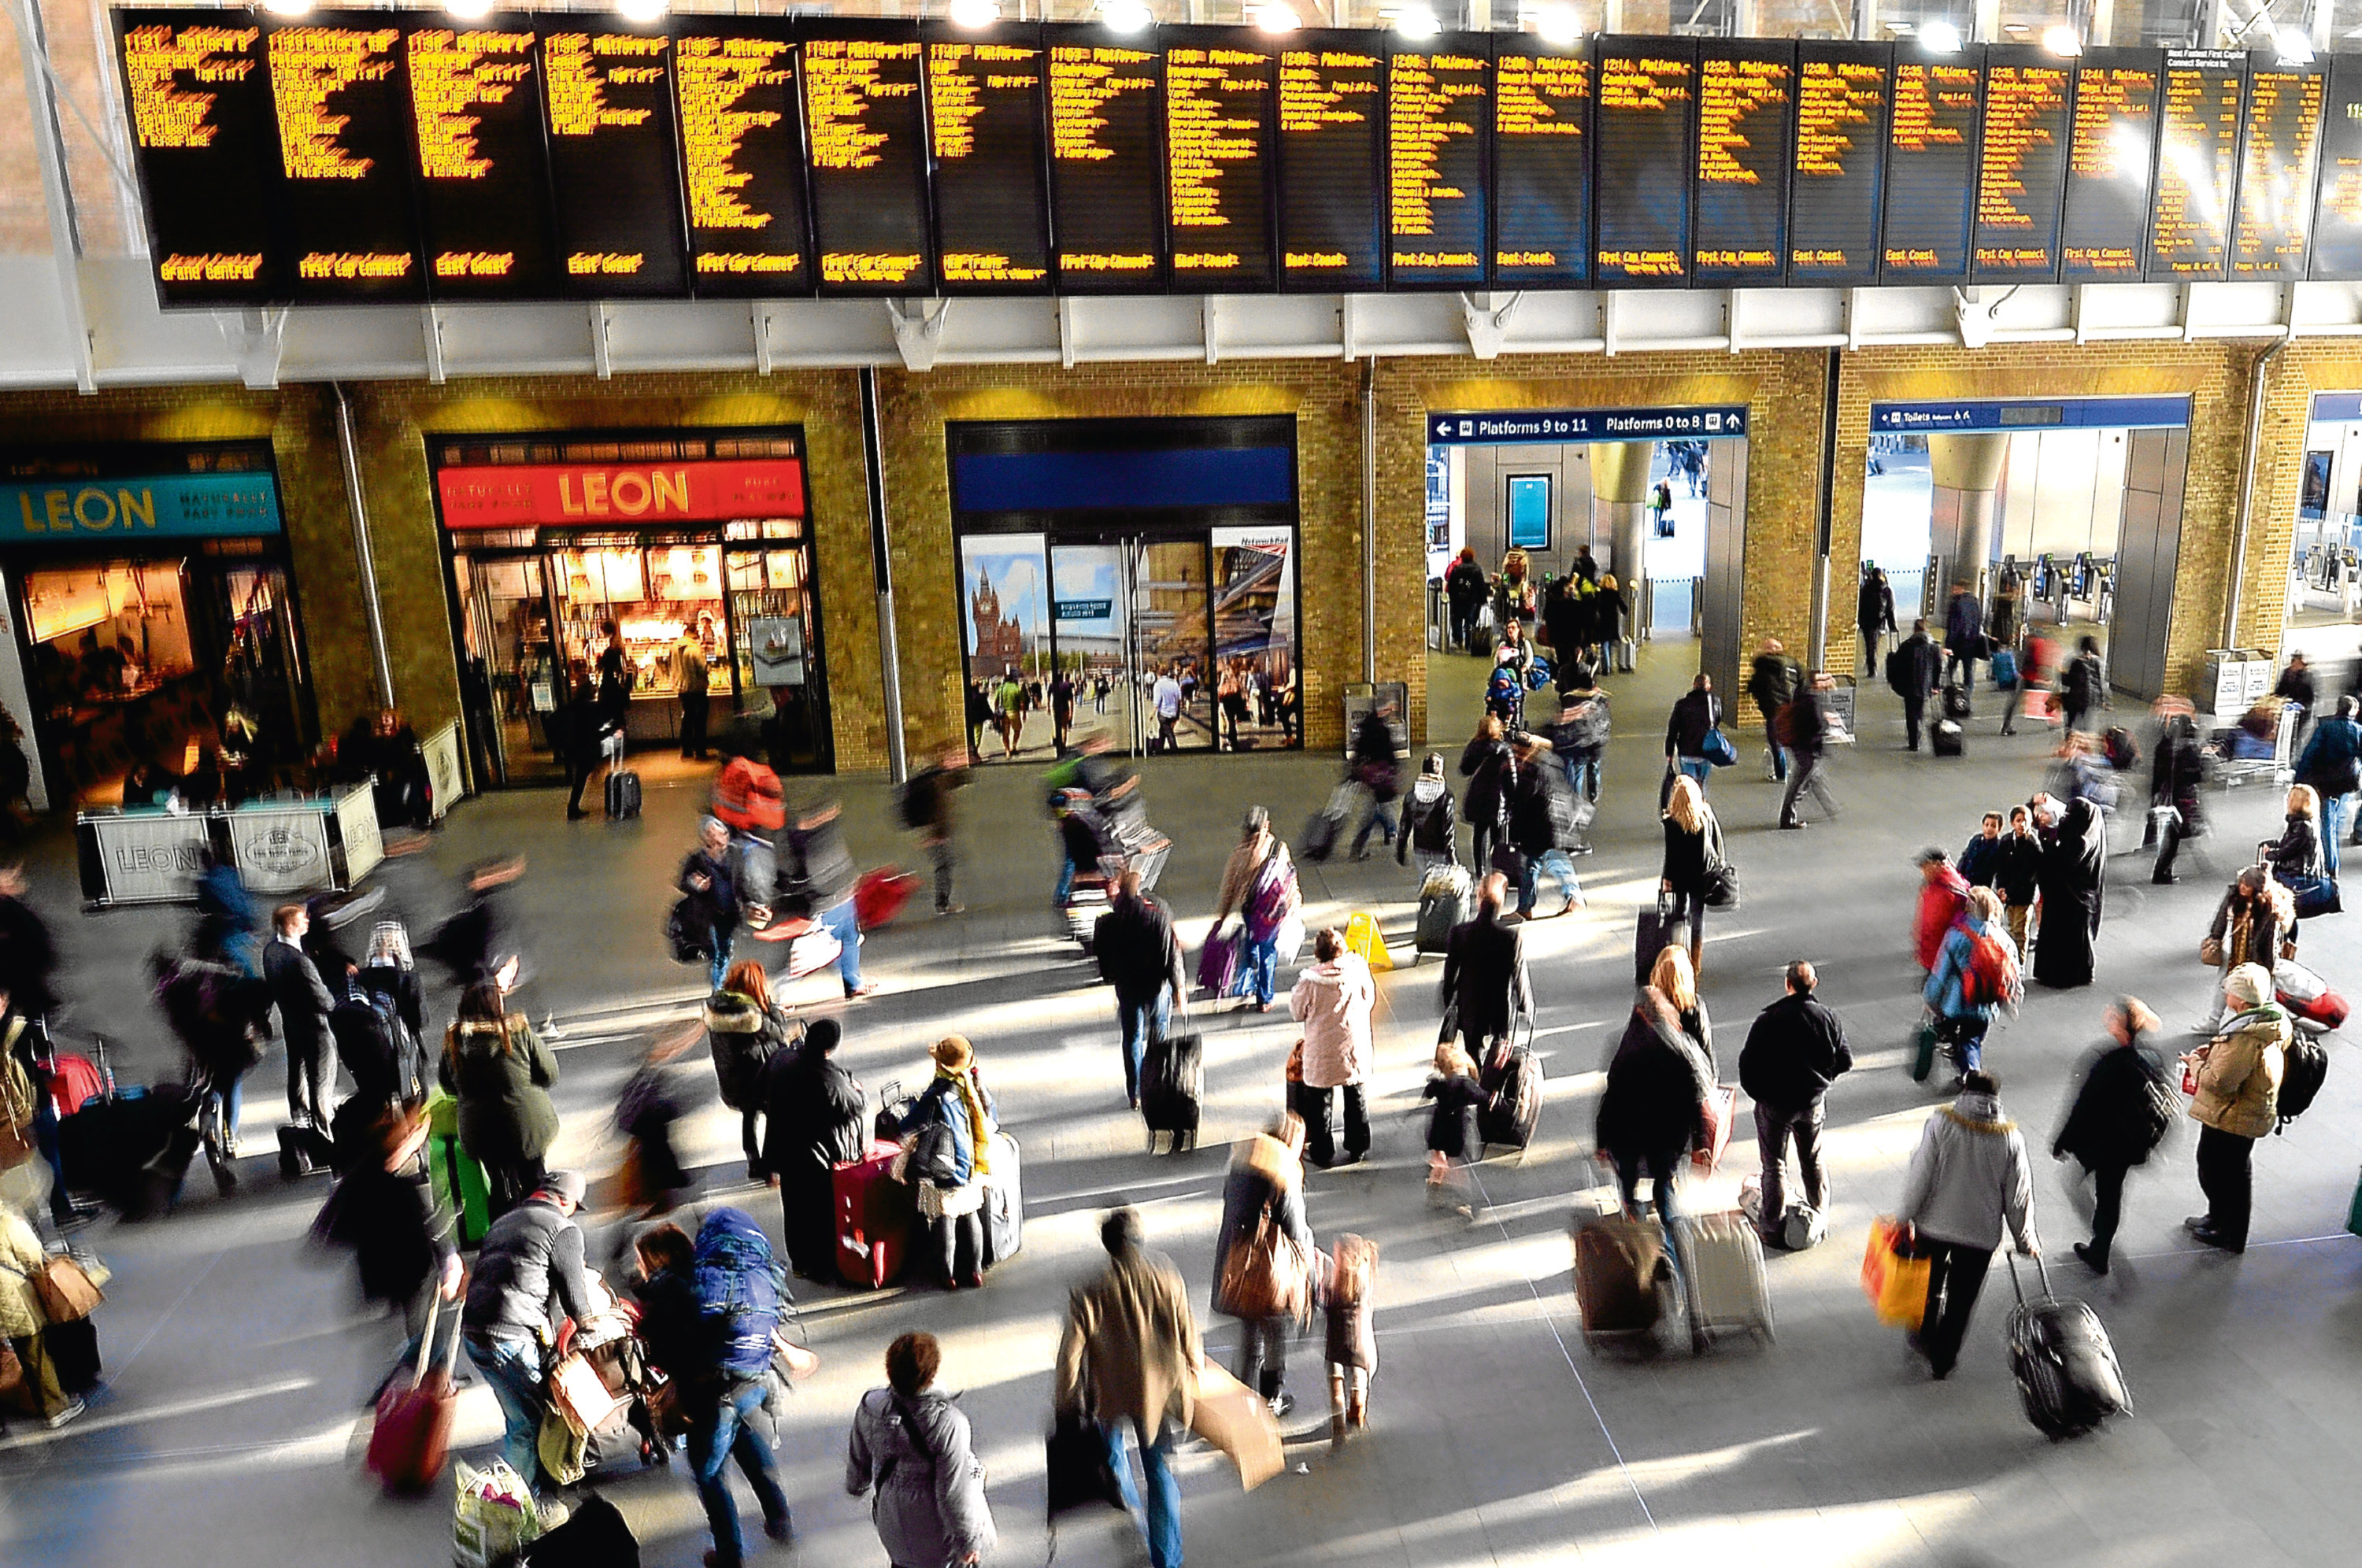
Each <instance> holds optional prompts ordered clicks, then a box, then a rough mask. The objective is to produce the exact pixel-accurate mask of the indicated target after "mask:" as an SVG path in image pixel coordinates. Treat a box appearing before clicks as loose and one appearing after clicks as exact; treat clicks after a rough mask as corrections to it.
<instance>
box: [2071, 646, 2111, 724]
mask: <svg viewBox="0 0 2362 1568" xmlns="http://www.w3.org/2000/svg"><path fill="white" fill-rule="evenodd" d="M2075 646H2076V653H2075V657H2074V658H2073V659H2072V660H2071V661H2070V663H2069V664H2068V666H2067V675H2066V679H2063V680H2062V681H2061V682H2060V683H2059V705H2060V707H2061V708H2063V709H2064V710H2065V712H2066V714H2067V733H2068V734H2075V733H2076V732H2077V731H2079V730H2082V729H2086V728H2089V727H2091V724H2092V713H2093V712H2097V711H2098V710H2099V709H2102V708H2104V707H2106V706H2107V705H2108V677H2107V673H2106V671H2104V670H2103V669H2102V668H2101V667H2100V639H2099V638H2097V637H2092V636H2086V637H2083V638H2081V639H2080V640H2079V641H2078V642H2077V643H2076V645H2075Z"/></svg>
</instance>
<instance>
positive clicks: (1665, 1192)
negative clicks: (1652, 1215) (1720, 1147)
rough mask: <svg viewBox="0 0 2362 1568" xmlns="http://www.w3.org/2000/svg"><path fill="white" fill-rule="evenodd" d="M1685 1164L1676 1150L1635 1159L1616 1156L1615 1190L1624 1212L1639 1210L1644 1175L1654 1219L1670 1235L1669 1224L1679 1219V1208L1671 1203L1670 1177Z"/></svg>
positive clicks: (1671, 1179)
mask: <svg viewBox="0 0 2362 1568" xmlns="http://www.w3.org/2000/svg"><path fill="white" fill-rule="evenodd" d="M1685 1163H1686V1159H1685V1156H1684V1155H1683V1154H1682V1152H1681V1151H1680V1150H1678V1149H1673V1150H1665V1151H1661V1152H1660V1153H1657V1154H1640V1155H1636V1156H1635V1157H1633V1158H1631V1159H1627V1158H1625V1157H1624V1156H1623V1155H1622V1154H1618V1155H1617V1156H1616V1186H1617V1190H1619V1191H1620V1192H1622V1193H1623V1195H1624V1207H1625V1208H1626V1209H1638V1208H1639V1207H1640V1199H1639V1190H1640V1176H1641V1173H1642V1172H1643V1171H1646V1172H1647V1173H1648V1176H1649V1180H1650V1185H1651V1186H1652V1187H1654V1188H1655V1194H1654V1197H1655V1201H1656V1205H1657V1217H1658V1218H1659V1219H1661V1220H1663V1221H1664V1222H1665V1229H1666V1230H1667V1231H1671V1230H1672V1228H1673V1222H1674V1221H1675V1220H1679V1219H1680V1218H1681V1217H1682V1211H1681V1208H1680V1206H1679V1205H1677V1204H1675V1203H1674V1201H1673V1180H1674V1174H1675V1173H1676V1172H1678V1171H1679V1170H1680V1169H1681V1168H1682V1166H1683V1165H1684V1164H1685Z"/></svg>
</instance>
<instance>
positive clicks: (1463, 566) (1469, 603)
mask: <svg viewBox="0 0 2362 1568" xmlns="http://www.w3.org/2000/svg"><path fill="white" fill-rule="evenodd" d="M1443 591H1444V593H1445V594H1446V595H1447V596H1448V597H1449V598H1450V599H1451V602H1453V603H1454V604H1457V605H1460V606H1461V607H1462V608H1463V609H1473V608H1474V607H1475V606H1477V605H1479V604H1482V603H1484V602H1485V596H1486V595H1487V594H1489V593H1491V592H1492V591H1493V585H1492V584H1491V583H1490V582H1489V581H1488V580H1486V579H1485V569H1484V568H1483V567H1480V566H1478V565H1477V564H1476V563H1475V562H1474V561H1454V562H1452V563H1451V570H1450V571H1447V572H1445V573H1444V574H1443Z"/></svg>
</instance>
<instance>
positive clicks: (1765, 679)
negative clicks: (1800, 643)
mask: <svg viewBox="0 0 2362 1568" xmlns="http://www.w3.org/2000/svg"><path fill="white" fill-rule="evenodd" d="M1804 686H1805V671H1804V668H1803V667H1802V666H1800V665H1799V664H1797V662H1796V661H1795V660H1794V659H1793V658H1790V657H1788V656H1787V655H1786V654H1776V653H1760V654H1757V655H1756V656H1755V661H1754V663H1753V664H1751V665H1749V667H1748V672H1747V694H1748V695H1749V697H1752V698H1754V699H1755V705H1756V706H1757V707H1759V708H1760V709H1762V710H1763V711H1764V712H1767V713H1776V712H1779V711H1780V710H1781V709H1782V708H1783V707H1784V706H1786V705H1787V703H1788V702H1789V701H1792V700H1793V699H1794V697H1795V695H1796V693H1797V692H1799V691H1801V690H1804Z"/></svg>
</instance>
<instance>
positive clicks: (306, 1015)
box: [262, 904, 337, 1132]
mask: <svg viewBox="0 0 2362 1568" xmlns="http://www.w3.org/2000/svg"><path fill="white" fill-rule="evenodd" d="M271 928H272V930H273V931H274V932H275V933H276V935H275V938H274V940H273V941H272V942H271V944H270V945H269V946H268V947H265V948H264V949H263V950H262V977H263V979H264V980H266V981H268V982H269V983H270V1000H271V1005H272V1006H274V1007H276V1008H277V1009H278V1010H279V1033H280V1037H281V1039H283V1040H285V1041H286V1042H287V1116H288V1120H290V1121H298V1122H307V1123H309V1124H310V1125H311V1126H313V1127H315V1128H317V1129H318V1130H319V1131H320V1132H326V1131H327V1130H328V1118H329V1115H330V1113H331V1112H333V1111H334V1110H336V1108H337V1106H336V1100H337V1046H336V1042H335V1040H334V1038H333V1037H332V1036H331V1035H330V1033H329V1032H328V1014H329V1013H330V1012H331V1011H333V1010H335V1009H336V1005H337V999H336V998H335V997H334V996H332V995H330V994H329V991H328V988H327V987H326V985H325V984H324V983H322V981H321V979H320V971H319V969H318V968H317V967H316V966H314V964H313V962H312V959H311V956H310V955H308V954H306V953H305V952H304V933H306V932H308V931H310V930H311V929H312V917H311V915H310V914H309V913H307V912H306V911H304V906H303V905H302V904H281V905H280V906H279V908H278V910H277V911H276V912H275V913H273V914H272V916H271Z"/></svg>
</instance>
